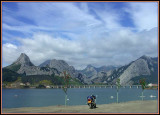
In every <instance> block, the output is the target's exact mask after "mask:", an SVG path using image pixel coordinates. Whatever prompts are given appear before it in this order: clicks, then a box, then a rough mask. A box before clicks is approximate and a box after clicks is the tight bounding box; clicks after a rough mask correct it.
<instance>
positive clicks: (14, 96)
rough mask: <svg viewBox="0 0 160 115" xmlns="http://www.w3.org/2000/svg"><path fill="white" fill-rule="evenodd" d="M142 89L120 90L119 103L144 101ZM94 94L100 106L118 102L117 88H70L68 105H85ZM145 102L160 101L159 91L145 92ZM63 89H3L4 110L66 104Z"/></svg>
mask: <svg viewBox="0 0 160 115" xmlns="http://www.w3.org/2000/svg"><path fill="white" fill-rule="evenodd" d="M141 92H142V89H141V87H140V88H137V87H132V88H130V87H126V88H123V87H122V88H120V89H119V102H126V101H134V100H142V98H141V97H140V96H141ZM91 94H94V95H95V96H96V97H97V99H96V103H97V105H98V104H108V103H115V102H116V94H117V93H116V88H115V87H113V88H110V87H107V88H104V87H102V88H100V87H96V88H70V89H68V101H67V105H85V104H86V102H87V96H89V95H91ZM144 96H145V97H144V100H158V90H149V89H147V90H144ZM64 99H65V93H64V92H63V90H62V89H2V108H18V107H43V106H53V105H64V104H65V101H64Z"/></svg>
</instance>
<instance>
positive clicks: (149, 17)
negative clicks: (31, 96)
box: [2, 2, 158, 69]
mask: <svg viewBox="0 0 160 115" xmlns="http://www.w3.org/2000/svg"><path fill="white" fill-rule="evenodd" d="M88 5H89V3H84V4H80V7H77V6H76V5H74V4H73V3H55V2H54V3H43V4H42V3H28V4H27V5H26V3H18V10H17V12H12V11H11V12H12V13H14V15H15V17H12V16H7V15H5V18H4V19H8V20H6V21H5V22H4V23H3V25H2V27H3V31H4V30H5V35H6V32H7V31H6V30H9V31H17V32H22V33H25V34H26V33H30V34H31V37H30V36H27V37H26V36H24V37H19V36H18V37H16V34H14V39H15V38H16V40H17V41H18V42H20V44H21V45H18V46H16V44H11V42H9V39H8V38H7V37H8V36H9V37H10V39H11V40H13V39H12V38H11V37H12V33H11V34H10V33H8V35H7V36H5V39H7V40H5V43H4V44H3V61H4V62H5V63H7V64H11V63H12V62H13V61H15V60H16V59H17V58H18V56H19V55H20V53H22V52H24V53H26V54H27V55H28V56H29V57H30V60H31V61H32V62H33V63H34V64H35V65H39V64H41V63H42V62H43V61H45V60H47V59H62V60H65V61H66V62H68V63H69V64H70V65H73V66H74V67H76V68H78V69H80V68H84V67H86V65H88V64H92V65H94V66H102V65H123V64H127V63H129V62H130V61H133V60H135V59H137V58H138V57H140V56H142V55H144V54H145V55H149V56H157V55H158V31H157V16H158V14H157V12H156V11H157V6H155V7H154V5H155V4H152V3H151V4H149V3H143V4H142V3H128V8H124V9H125V11H127V12H129V13H130V15H131V16H132V17H131V18H132V19H133V22H134V24H135V25H136V28H133V27H128V28H126V27H123V26H122V25H121V23H120V20H122V18H124V17H123V16H121V14H119V12H118V11H117V10H116V9H113V8H112V6H106V9H96V8H94V7H92V10H94V11H95V13H96V15H97V16H98V17H99V19H97V18H95V15H93V14H91V13H90V12H89V7H88ZM117 12H118V13H117ZM122 12H123V11H122ZM19 16H22V17H25V18H27V19H30V20H31V21H32V22H34V23H35V24H30V23H29V24H27V21H26V22H25V23H24V22H21V21H23V20H21V21H20V20H19V21H18V17H19ZM15 20H16V21H15ZM10 21H11V22H10ZM14 22H15V23H14ZM12 23H14V24H15V25H14V26H13V25H12ZM154 27H155V28H154ZM133 30H138V32H137V31H136V32H135V31H133ZM46 31H48V32H46ZM3 39H4V37H3ZM12 54H13V55H12ZM11 57H13V58H11Z"/></svg>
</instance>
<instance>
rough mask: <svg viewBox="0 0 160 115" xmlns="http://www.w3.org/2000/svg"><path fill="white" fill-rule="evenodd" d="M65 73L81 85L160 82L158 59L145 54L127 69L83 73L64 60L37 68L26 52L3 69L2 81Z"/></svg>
mask: <svg viewBox="0 0 160 115" xmlns="http://www.w3.org/2000/svg"><path fill="white" fill-rule="evenodd" d="M64 71H67V72H68V73H69V74H70V76H71V77H72V78H73V79H76V80H78V82H81V83H82V84H115V82H116V80H117V79H118V78H119V79H120V84H121V85H131V84H139V80H140V79H141V78H145V79H146V81H147V82H148V83H158V57H154V58H152V57H149V56H145V55H144V56H141V57H140V58H138V59H137V60H135V61H132V62H130V63H129V64H127V65H124V66H112V65H111V66H102V67H99V68H97V67H94V66H92V65H88V66H87V67H86V68H85V69H83V70H76V69H75V68H74V67H73V66H70V65H68V64H67V62H65V61H64V60H56V59H52V60H47V61H45V62H43V63H41V64H40V65H39V66H35V65H34V64H33V63H32V62H31V61H30V59H29V57H28V56H27V55H26V54H25V53H21V55H20V56H19V58H18V59H17V60H16V61H15V62H13V63H12V64H11V65H9V66H7V67H4V68H3V69H2V78H3V81H5V80H6V79H7V80H8V79H12V78H10V77H14V76H12V74H11V73H12V72H13V73H14V74H13V75H17V74H18V75H19V76H25V79H26V78H27V77H28V76H37V77H38V76H47V77H46V78H48V76H51V75H53V74H54V75H55V76H58V79H61V78H62V76H63V72H64ZM8 74H9V75H8ZM9 76H10V77H9ZM37 77H36V78H35V79H37ZM28 78H29V77H28ZM43 79H45V77H43ZM53 81H54V80H53Z"/></svg>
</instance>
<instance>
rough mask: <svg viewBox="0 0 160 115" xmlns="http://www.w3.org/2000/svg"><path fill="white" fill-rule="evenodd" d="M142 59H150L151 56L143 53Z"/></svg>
mask: <svg viewBox="0 0 160 115" xmlns="http://www.w3.org/2000/svg"><path fill="white" fill-rule="evenodd" d="M140 59H144V60H150V59H151V58H150V57H149V56H146V55H143V56H141V57H140Z"/></svg>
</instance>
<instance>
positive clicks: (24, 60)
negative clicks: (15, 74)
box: [14, 53, 34, 66]
mask: <svg viewBox="0 0 160 115" xmlns="http://www.w3.org/2000/svg"><path fill="white" fill-rule="evenodd" d="M14 64H21V65H28V66H34V64H33V63H32V62H31V61H30V59H29V57H28V56H27V55H26V54H25V53H21V55H20V56H19V58H18V59H17V60H16V61H15V62H14Z"/></svg>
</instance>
